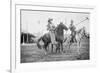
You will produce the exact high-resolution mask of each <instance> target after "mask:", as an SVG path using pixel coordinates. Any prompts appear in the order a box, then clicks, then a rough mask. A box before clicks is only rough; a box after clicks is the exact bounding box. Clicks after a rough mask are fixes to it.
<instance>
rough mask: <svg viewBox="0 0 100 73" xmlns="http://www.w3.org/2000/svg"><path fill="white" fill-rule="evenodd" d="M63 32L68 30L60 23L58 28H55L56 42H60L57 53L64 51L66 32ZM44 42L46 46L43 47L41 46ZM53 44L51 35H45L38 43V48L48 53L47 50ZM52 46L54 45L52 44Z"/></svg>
mask: <svg viewBox="0 0 100 73" xmlns="http://www.w3.org/2000/svg"><path fill="white" fill-rule="evenodd" d="M63 30H66V31H67V30H68V28H67V27H66V26H65V25H64V24H63V23H60V24H58V25H57V27H56V28H55V39H56V41H57V42H58V44H57V46H56V47H57V48H56V52H57V51H59V52H60V50H61V51H63V40H64V31H63ZM41 40H42V41H43V43H44V45H43V46H41V45H40V43H39V42H40V41H41ZM50 43H51V38H50V34H49V33H45V34H44V35H43V36H41V37H40V38H39V39H38V41H37V47H38V48H39V49H41V48H44V49H45V51H46V52H47V51H48V50H47V48H48V46H49V44H50ZM51 44H52V43H51ZM51 48H52V52H53V44H52V47H51Z"/></svg>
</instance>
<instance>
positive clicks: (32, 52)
mask: <svg viewBox="0 0 100 73" xmlns="http://www.w3.org/2000/svg"><path fill="white" fill-rule="evenodd" d="M66 45H67V44H65V45H64V50H65V51H66V53H54V54H51V53H48V54H46V55H45V51H44V50H43V49H41V50H40V49H38V47H37V46H36V45H21V63H31V62H46V61H48V62H49V61H67V60H70V61H74V60H89V56H90V55H89V50H90V49H89V39H84V40H82V42H81V47H80V54H78V53H77V45H76V44H73V45H72V46H71V48H70V52H69V49H68V46H66ZM50 50H51V48H50V49H49V51H50Z"/></svg>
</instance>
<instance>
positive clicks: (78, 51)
mask: <svg viewBox="0 0 100 73" xmlns="http://www.w3.org/2000/svg"><path fill="white" fill-rule="evenodd" d="M77 46H78V49H77V53H78V54H80V40H79V41H78V43H77Z"/></svg>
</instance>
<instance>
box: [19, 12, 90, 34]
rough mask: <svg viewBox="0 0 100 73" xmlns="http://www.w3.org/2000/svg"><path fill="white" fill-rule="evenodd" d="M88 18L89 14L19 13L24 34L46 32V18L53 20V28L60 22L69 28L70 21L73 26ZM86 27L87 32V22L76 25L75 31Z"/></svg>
mask: <svg viewBox="0 0 100 73" xmlns="http://www.w3.org/2000/svg"><path fill="white" fill-rule="evenodd" d="M86 17H89V14H84V13H69V12H64V13H63V12H45V11H22V12H21V24H22V26H21V29H22V31H24V32H30V33H33V34H40V33H42V34H44V33H46V32H47V27H46V25H47V24H48V22H47V21H48V18H53V23H54V25H55V26H57V24H59V23H60V22H63V23H64V24H65V25H66V26H67V27H69V24H70V21H71V19H72V20H73V21H74V24H77V23H79V22H80V21H82V20H84V19H85V18H86ZM83 26H85V27H86V31H87V32H89V20H87V21H85V22H83V23H81V24H79V25H77V27H76V28H77V29H79V28H82V27H83Z"/></svg>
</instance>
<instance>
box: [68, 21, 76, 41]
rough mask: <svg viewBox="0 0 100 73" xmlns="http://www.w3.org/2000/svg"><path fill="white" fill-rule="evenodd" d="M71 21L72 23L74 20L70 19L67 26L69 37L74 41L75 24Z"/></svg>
mask: <svg viewBox="0 0 100 73" xmlns="http://www.w3.org/2000/svg"><path fill="white" fill-rule="evenodd" d="M73 23H74V21H73V20H71V24H70V26H69V29H70V31H71V39H72V42H74V41H75V34H76V31H75V30H76V27H75V25H73Z"/></svg>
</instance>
